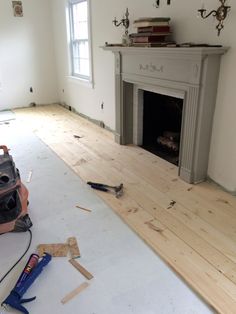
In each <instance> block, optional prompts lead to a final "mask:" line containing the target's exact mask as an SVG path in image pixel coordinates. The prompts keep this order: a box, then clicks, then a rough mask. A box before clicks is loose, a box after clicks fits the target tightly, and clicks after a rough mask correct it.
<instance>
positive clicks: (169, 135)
mask: <svg viewBox="0 0 236 314" xmlns="http://www.w3.org/2000/svg"><path fill="white" fill-rule="evenodd" d="M182 111H183V100H182V99H180V98H175V97H171V96H166V95H161V94H157V93H152V92H148V91H144V105H143V145H142V147H143V148H144V149H146V150H148V151H150V152H151V153H153V154H155V155H158V156H159V157H161V158H163V159H166V160H167V161H169V162H171V163H173V164H175V165H178V162H179V145H180V133H181V121H182Z"/></svg>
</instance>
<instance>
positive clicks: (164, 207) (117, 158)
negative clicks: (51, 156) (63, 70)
mask: <svg viewBox="0 0 236 314" xmlns="http://www.w3.org/2000/svg"><path fill="white" fill-rule="evenodd" d="M16 113H17V119H18V120H19V119H20V120H22V122H23V124H24V125H26V126H27V127H29V128H30V129H31V130H33V131H34V132H35V133H36V134H37V135H38V136H39V137H40V138H41V139H42V140H43V141H44V142H45V143H46V144H47V145H49V147H51V149H53V150H54V151H55V153H56V154H57V155H58V156H60V158H61V159H63V160H64V161H65V162H66V163H67V164H68V165H69V166H70V167H71V168H72V169H74V171H75V172H76V173H77V174H78V175H79V176H80V177H81V178H82V179H83V180H84V181H85V182H87V181H96V182H102V183H107V184H110V185H118V184H120V183H121V182H122V183H124V195H123V196H122V197H121V198H119V199H117V198H115V197H114V195H112V194H109V193H104V192H99V191H95V190H93V191H94V192H95V193H97V194H98V195H99V196H100V197H101V198H102V199H103V200H104V201H105V202H106V203H107V204H108V205H109V206H110V207H111V208H112V209H113V210H114V211H115V212H116V213H117V214H118V215H119V216H120V217H121V218H122V219H123V220H124V222H126V223H127V224H128V225H129V226H130V227H131V228H132V229H133V230H134V231H135V232H136V233H137V234H138V235H139V236H140V237H141V238H142V239H143V240H144V241H145V242H146V243H147V244H148V245H149V246H150V247H151V248H152V249H153V250H154V251H155V252H156V253H157V254H158V255H159V256H161V257H162V258H163V259H164V260H165V261H166V263H167V264H168V265H169V266H170V267H171V268H173V269H174V270H175V271H176V272H177V274H179V275H180V276H181V277H182V278H183V279H184V280H185V281H186V282H187V283H188V284H189V286H191V287H192V288H193V289H194V290H195V291H196V292H197V293H199V295H201V296H202V298H203V299H204V300H205V301H206V302H208V303H209V304H210V305H211V306H212V307H213V308H214V309H215V310H216V311H217V312H220V313H224V314H225V313H236V245H235V242H236V198H235V197H234V196H232V195H230V194H228V193H226V192H224V191H223V190H221V189H220V188H219V187H217V186H216V185H214V184H212V183H209V182H204V183H201V184H198V185H190V184H187V183H186V182H184V181H182V180H181V179H180V178H179V177H178V175H177V167H175V166H173V165H172V164H170V163H168V162H166V161H165V160H163V159H160V158H159V157H157V156H155V155H153V154H151V153H149V152H147V151H145V150H143V149H141V148H140V147H136V146H130V145H129V146H120V145H118V144H116V143H115V142H114V140H113V135H112V133H111V132H108V131H106V130H104V129H102V128H100V127H98V126H96V125H94V124H92V123H91V122H89V121H88V120H86V119H83V118H81V117H80V116H78V115H76V114H74V113H72V112H69V111H67V110H66V109H64V108H62V107H60V106H57V105H51V106H41V107H35V108H28V109H19V110H16ZM74 135H77V136H79V138H75V137H74ZM147 267H148V265H147Z"/></svg>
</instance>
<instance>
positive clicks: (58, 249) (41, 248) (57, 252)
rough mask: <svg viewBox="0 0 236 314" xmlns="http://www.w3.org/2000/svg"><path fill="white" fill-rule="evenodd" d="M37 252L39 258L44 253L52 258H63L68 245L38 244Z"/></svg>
mask: <svg viewBox="0 0 236 314" xmlns="http://www.w3.org/2000/svg"><path fill="white" fill-rule="evenodd" d="M37 250H38V255H39V256H40V257H41V256H43V253H44V252H47V253H49V254H50V255H52V256H53V257H65V256H67V253H68V245H67V244H65V243H54V244H39V245H38V247H37Z"/></svg>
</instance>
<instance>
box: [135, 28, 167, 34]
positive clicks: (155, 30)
mask: <svg viewBox="0 0 236 314" xmlns="http://www.w3.org/2000/svg"><path fill="white" fill-rule="evenodd" d="M158 32H161V33H163V32H167V33H169V32H170V26H148V27H138V33H158Z"/></svg>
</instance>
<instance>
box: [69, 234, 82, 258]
mask: <svg viewBox="0 0 236 314" xmlns="http://www.w3.org/2000/svg"><path fill="white" fill-rule="evenodd" d="M67 243H68V245H69V250H70V254H71V257H72V258H77V257H80V250H79V246H78V243H77V240H76V238H75V237H71V238H68V240H67Z"/></svg>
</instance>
